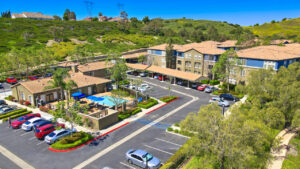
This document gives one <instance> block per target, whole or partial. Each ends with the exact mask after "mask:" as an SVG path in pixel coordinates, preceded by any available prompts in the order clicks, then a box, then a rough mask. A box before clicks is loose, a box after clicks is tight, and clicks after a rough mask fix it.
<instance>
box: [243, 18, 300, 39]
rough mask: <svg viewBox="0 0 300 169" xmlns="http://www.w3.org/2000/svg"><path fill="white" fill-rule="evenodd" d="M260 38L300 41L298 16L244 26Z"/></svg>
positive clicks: (299, 19)
mask: <svg viewBox="0 0 300 169" xmlns="http://www.w3.org/2000/svg"><path fill="white" fill-rule="evenodd" d="M246 29H249V30H250V31H252V32H253V33H254V34H255V35H257V36H259V37H260V38H270V39H290V40H295V41H300V18H295V19H288V20H283V21H280V22H274V21H273V22H271V23H265V24H262V25H255V26H250V27H246Z"/></svg>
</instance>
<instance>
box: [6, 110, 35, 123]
mask: <svg viewBox="0 0 300 169" xmlns="http://www.w3.org/2000/svg"><path fill="white" fill-rule="evenodd" d="M29 113H32V112H31V111H26V112H23V113H19V114H16V115H13V116H10V118H11V119H15V118H18V117H21V116H24V115H26V114H29ZM7 120H8V118H4V119H2V121H3V122H5V121H7Z"/></svg>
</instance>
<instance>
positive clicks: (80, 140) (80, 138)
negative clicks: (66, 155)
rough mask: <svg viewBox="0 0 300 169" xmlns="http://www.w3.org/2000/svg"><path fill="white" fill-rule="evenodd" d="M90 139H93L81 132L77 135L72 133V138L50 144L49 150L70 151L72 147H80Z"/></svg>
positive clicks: (68, 137)
mask: <svg viewBox="0 0 300 169" xmlns="http://www.w3.org/2000/svg"><path fill="white" fill-rule="evenodd" d="M92 139H93V136H91V135H90V134H88V133H84V132H82V131H81V132H78V133H74V134H73V135H72V136H67V137H64V138H63V139H61V140H59V141H58V142H56V143H54V144H52V145H51V148H53V149H56V150H65V149H70V148H73V147H77V146H80V145H82V144H84V143H86V142H88V141H90V140H92Z"/></svg>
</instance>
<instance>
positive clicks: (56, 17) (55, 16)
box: [53, 15, 61, 20]
mask: <svg viewBox="0 0 300 169" xmlns="http://www.w3.org/2000/svg"><path fill="white" fill-rule="evenodd" d="M53 18H54V19H55V20H61V17H60V16H57V15H54V16H53Z"/></svg>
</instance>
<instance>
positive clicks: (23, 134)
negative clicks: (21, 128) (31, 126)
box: [21, 132, 30, 136]
mask: <svg viewBox="0 0 300 169" xmlns="http://www.w3.org/2000/svg"><path fill="white" fill-rule="evenodd" d="M27 134H30V132H26V133H23V134H21V136H25V135H27Z"/></svg>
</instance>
